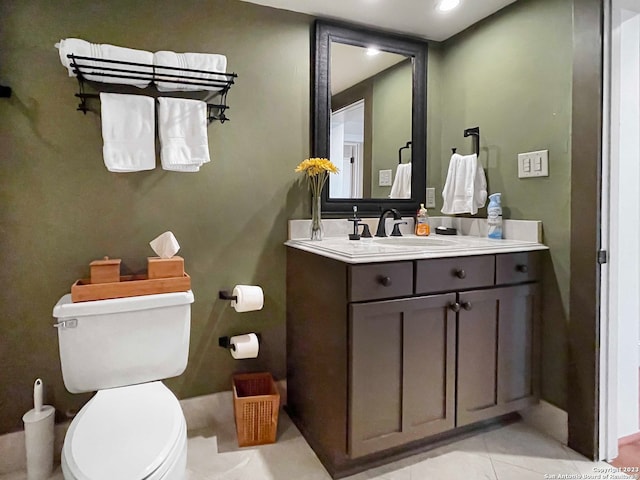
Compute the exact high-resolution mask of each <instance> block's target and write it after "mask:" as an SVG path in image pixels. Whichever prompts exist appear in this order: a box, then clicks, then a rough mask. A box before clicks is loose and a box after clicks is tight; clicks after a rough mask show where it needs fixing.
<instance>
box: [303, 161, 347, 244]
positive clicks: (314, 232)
mask: <svg viewBox="0 0 640 480" xmlns="http://www.w3.org/2000/svg"><path fill="white" fill-rule="evenodd" d="M296 172H304V173H305V174H306V177H307V180H308V182H309V187H310V188H311V240H322V220H321V214H320V198H321V195H322V189H323V188H324V184H325V183H327V179H328V178H329V173H338V167H336V166H335V165H334V164H333V163H332V162H331V160H329V159H327V158H307V159H306V160H303V161H302V162H300V164H299V165H298V166H297V167H296Z"/></svg>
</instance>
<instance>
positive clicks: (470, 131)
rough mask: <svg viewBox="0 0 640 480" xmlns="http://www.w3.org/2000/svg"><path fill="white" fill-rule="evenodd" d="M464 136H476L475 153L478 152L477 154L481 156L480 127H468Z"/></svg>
mask: <svg viewBox="0 0 640 480" xmlns="http://www.w3.org/2000/svg"><path fill="white" fill-rule="evenodd" d="M464 136H465V137H469V136H473V137H475V147H476V148H475V153H476V156H478V157H480V127H473V128H467V129H466V130H465V131H464ZM454 153H455V152H454Z"/></svg>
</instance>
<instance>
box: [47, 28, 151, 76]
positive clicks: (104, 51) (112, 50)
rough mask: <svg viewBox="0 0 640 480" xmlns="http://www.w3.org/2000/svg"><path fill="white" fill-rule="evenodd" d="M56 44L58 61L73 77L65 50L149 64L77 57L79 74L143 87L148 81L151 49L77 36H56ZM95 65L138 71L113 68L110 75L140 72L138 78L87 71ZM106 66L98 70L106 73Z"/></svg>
mask: <svg viewBox="0 0 640 480" xmlns="http://www.w3.org/2000/svg"><path fill="white" fill-rule="evenodd" d="M55 46H56V47H57V48H58V53H59V55H60V61H61V62H62V65H64V66H65V67H66V68H67V70H68V71H69V76H70V77H75V76H76V74H75V72H74V69H73V66H72V65H71V59H69V58H68V57H67V55H68V54H74V55H80V56H83V57H93V58H100V59H106V60H118V61H122V62H134V63H143V64H145V65H149V66H148V67H143V66H133V65H117V64H113V63H108V62H106V63H105V62H96V61H93V60H77V62H78V64H80V65H84V66H86V68H83V69H82V71H83V72H84V74H83V76H84V78H86V79H87V80H92V81H96V82H104V83H119V84H123V85H135V86H136V87H139V88H144V87H146V86H148V85H149V83H151V80H152V77H153V53H151V52H147V51H145V50H134V49H132V48H125V47H117V46H115V45H109V44H97V43H89V42H87V41H85V40H81V39H79V38H67V39H64V40H60V42H59V43H56V45H55ZM96 67H108V68H120V69H124V70H135V71H136V72H139V73H120V72H114V75H123V76H141V77H143V78H142V79H139V78H137V79H132V78H122V77H117V76H107V75H105V76H103V75H91V73H95V72H96V71H99V70H96ZM109 71H110V70H107V71H104V72H102V73H108V72H109Z"/></svg>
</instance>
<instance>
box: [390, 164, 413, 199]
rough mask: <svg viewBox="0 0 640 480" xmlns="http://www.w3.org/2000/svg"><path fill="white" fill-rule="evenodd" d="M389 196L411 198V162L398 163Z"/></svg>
mask: <svg viewBox="0 0 640 480" xmlns="http://www.w3.org/2000/svg"><path fill="white" fill-rule="evenodd" d="M389 198H411V163H400V164H399V165H398V168H397V170H396V177H395V178H394V179H393V186H392V187H391V193H390V194H389Z"/></svg>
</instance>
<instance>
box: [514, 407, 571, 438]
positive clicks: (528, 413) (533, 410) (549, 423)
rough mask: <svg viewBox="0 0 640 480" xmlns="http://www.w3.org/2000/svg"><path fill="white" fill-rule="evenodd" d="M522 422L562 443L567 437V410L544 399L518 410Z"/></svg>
mask: <svg viewBox="0 0 640 480" xmlns="http://www.w3.org/2000/svg"><path fill="white" fill-rule="evenodd" d="M519 413H520V415H521V416H522V419H523V420H524V422H525V423H526V424H528V425H530V426H532V427H533V428H535V429H536V430H539V431H541V432H542V433H545V434H547V435H549V436H550V437H553V438H555V439H556V440H558V441H559V442H560V443H562V444H563V445H566V444H567V443H568V439H569V416H568V415H567V412H565V411H564V410H562V409H561V408H559V407H556V406H555V405H552V404H550V403H548V402H545V401H544V400H541V401H540V403H538V404H536V405H532V406H530V407H529V408H526V409H524V410H522V411H520V412H519Z"/></svg>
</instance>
